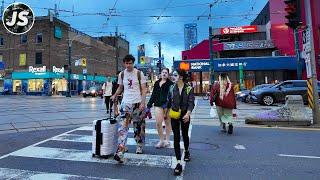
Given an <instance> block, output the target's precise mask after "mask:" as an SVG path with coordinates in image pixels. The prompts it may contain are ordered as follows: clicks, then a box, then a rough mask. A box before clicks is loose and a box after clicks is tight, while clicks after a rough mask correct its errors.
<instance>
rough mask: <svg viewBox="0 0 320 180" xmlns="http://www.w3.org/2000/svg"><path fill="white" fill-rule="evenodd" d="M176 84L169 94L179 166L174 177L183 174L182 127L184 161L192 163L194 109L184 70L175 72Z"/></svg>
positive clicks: (192, 96)
mask: <svg viewBox="0 0 320 180" xmlns="http://www.w3.org/2000/svg"><path fill="white" fill-rule="evenodd" d="M173 78H174V79H175V80H174V82H175V84H174V85H172V86H171V88H170V91H169V93H168V104H167V108H168V109H170V110H169V116H170V118H171V126H172V131H173V136H174V151H175V155H176V158H177V165H176V168H175V169H174V175H180V174H181V172H182V165H181V151H180V126H181V131H182V137H183V142H184V150H185V152H184V161H186V162H188V161H190V152H189V135H188V131H189V125H190V114H191V112H192V110H193V108H194V100H195V97H194V94H193V89H192V87H191V86H189V85H188V84H187V83H186V79H187V74H186V72H185V71H183V70H178V71H174V72H173Z"/></svg>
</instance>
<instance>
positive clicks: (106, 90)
mask: <svg viewBox="0 0 320 180" xmlns="http://www.w3.org/2000/svg"><path fill="white" fill-rule="evenodd" d="M102 90H103V96H104V102H105V104H106V109H107V113H109V110H111V107H112V101H110V97H111V96H112V82H111V78H110V77H108V78H107V81H106V82H105V83H103V86H102Z"/></svg>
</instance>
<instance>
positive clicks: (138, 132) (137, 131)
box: [111, 55, 147, 163]
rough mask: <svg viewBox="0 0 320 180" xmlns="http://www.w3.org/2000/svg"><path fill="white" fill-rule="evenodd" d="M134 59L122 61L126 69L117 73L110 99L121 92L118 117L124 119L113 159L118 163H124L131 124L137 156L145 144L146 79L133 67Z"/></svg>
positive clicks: (130, 56) (129, 58)
mask: <svg viewBox="0 0 320 180" xmlns="http://www.w3.org/2000/svg"><path fill="white" fill-rule="evenodd" d="M134 61H135V58H134V57H133V56H132V55H127V56H125V57H124V59H123V63H124V66H125V67H126V69H125V70H124V71H122V72H120V73H119V76H118V84H119V87H118V89H117V91H116V93H115V94H114V95H113V96H112V97H111V99H112V100H114V99H115V98H116V97H117V96H118V95H119V94H121V93H122V92H123V95H122V102H121V106H120V117H121V118H123V119H124V121H122V124H121V127H120V128H119V130H118V134H119V137H118V148H117V152H116V153H115V155H114V159H115V160H116V161H118V162H120V163H122V162H123V161H124V153H125V151H126V149H127V148H126V143H127V138H128V131H129V124H130V123H131V121H132V122H133V129H134V138H135V140H136V143H137V149H136V153H137V154H142V153H143V145H144V142H145V112H144V109H145V102H146V92H147V89H146V79H145V76H144V75H143V72H141V71H139V70H137V69H136V68H134V67H133V64H134Z"/></svg>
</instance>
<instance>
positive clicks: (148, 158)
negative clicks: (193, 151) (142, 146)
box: [10, 147, 174, 168]
mask: <svg viewBox="0 0 320 180" xmlns="http://www.w3.org/2000/svg"><path fill="white" fill-rule="evenodd" d="M10 156H19V157H30V158H40V159H56V160H67V161H80V162H96V163H106V164H118V162H116V161H115V160H114V159H112V158H109V159H99V158H93V157H92V152H91V150H90V151H88V150H75V149H61V148H48V147H27V148H23V149H20V150H18V151H15V152H13V153H10ZM125 158H126V159H125V162H124V165H132V166H150V167H160V168H172V162H173V159H174V156H163V155H150V154H135V153H125Z"/></svg>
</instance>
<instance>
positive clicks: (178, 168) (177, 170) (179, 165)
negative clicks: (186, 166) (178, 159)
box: [174, 163, 182, 176]
mask: <svg viewBox="0 0 320 180" xmlns="http://www.w3.org/2000/svg"><path fill="white" fill-rule="evenodd" d="M181 173H182V165H181V164H179V163H178V164H177V166H176V168H175V169H174V175H175V176H180V175H181Z"/></svg>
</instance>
